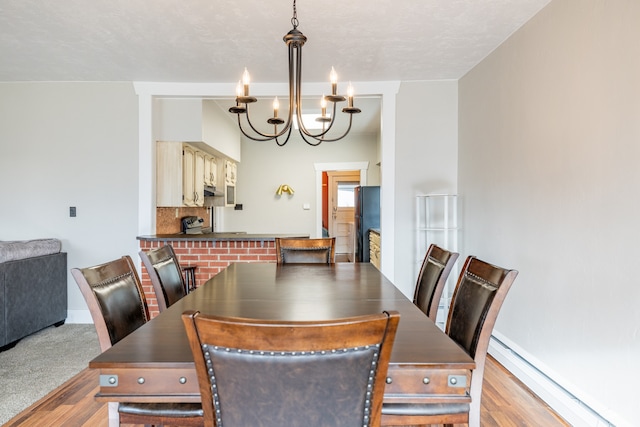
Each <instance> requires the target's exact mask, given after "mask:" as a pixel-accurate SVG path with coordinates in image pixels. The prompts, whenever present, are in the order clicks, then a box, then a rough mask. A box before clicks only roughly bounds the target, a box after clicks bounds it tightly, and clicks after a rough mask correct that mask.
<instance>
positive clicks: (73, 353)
mask: <svg viewBox="0 0 640 427" xmlns="http://www.w3.org/2000/svg"><path fill="white" fill-rule="evenodd" d="M99 354H100V345H99V344H98V336H97V334H96V329H95V327H94V326H93V324H65V325H62V326H60V327H58V328H56V327H54V326H51V327H49V328H46V329H43V330H42V331H40V332H36V333H35V334H33V335H30V336H28V337H25V338H23V339H22V340H21V341H20V342H18V344H17V345H16V346H15V347H14V348H12V349H9V350H5V351H3V352H0V425H3V424H4V423H6V422H7V421H9V420H10V419H11V418H13V417H14V416H15V415H17V414H19V413H20V412H21V411H23V410H24V409H26V408H27V407H29V406H30V405H32V404H33V403H35V402H36V401H38V400H39V399H41V398H42V397H44V396H46V395H47V394H48V393H49V392H51V391H52V390H54V389H55V388H56V387H58V386H60V385H61V384H63V383H64V382H65V381H67V380H68V379H69V378H71V377H73V376H74V375H75V374H77V373H78V372H80V371H81V370H83V369H84V368H86V367H87V365H88V364H89V361H90V360H91V359H93V358H94V357H96V356H97V355H99Z"/></svg>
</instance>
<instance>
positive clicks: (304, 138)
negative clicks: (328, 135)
mask: <svg viewBox="0 0 640 427" xmlns="http://www.w3.org/2000/svg"><path fill="white" fill-rule="evenodd" d="M298 131H299V132H300V137H301V138H302V140H303V141H304V142H306V143H307V144H309V145H311V146H313V147H316V146H318V145H320V144H321V143H322V142H324V141H325V140H324V139H322V138H314V137H311V138H312V139H314V140H316V141H317V142H313V141H309V140H308V139H307V136H305V134H304V133H302V130H301V129H298Z"/></svg>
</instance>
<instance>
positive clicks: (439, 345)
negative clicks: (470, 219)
mask: <svg viewBox="0 0 640 427" xmlns="http://www.w3.org/2000/svg"><path fill="white" fill-rule="evenodd" d="M186 310H199V311H201V312H202V313H204V314H216V315H223V316H236V317H249V318H261V319H285V320H322V319H336V318H341V317H348V316H355V315H361V314H371V313H380V312H382V311H384V310H397V311H399V312H400V316H401V317H400V324H399V326H398V331H397V335H396V340H395V343H394V347H393V352H392V355H391V362H390V365H389V375H388V377H389V378H388V380H387V386H386V388H385V402H425V401H430V402H435V401H450V400H451V399H454V400H468V390H469V381H470V372H471V370H472V369H473V368H474V367H475V364H474V362H473V359H472V358H471V357H469V356H468V355H467V354H466V353H465V352H464V351H463V350H462V349H461V348H460V347H459V346H458V345H457V344H456V343H454V342H453V341H452V340H451V339H449V337H448V336H447V335H446V334H444V333H443V332H442V331H441V330H440V329H439V328H438V327H437V326H436V325H435V324H434V323H433V322H432V321H431V320H430V319H429V318H428V317H427V316H425V315H424V314H423V313H422V312H421V311H420V310H419V309H418V308H416V307H415V306H414V305H413V303H412V302H411V301H410V300H409V299H407V298H406V297H405V296H404V295H403V294H402V293H401V292H400V291H399V290H398V289H397V288H396V287H395V286H393V284H392V283H391V282H390V281H389V280H387V279H386V278H385V277H384V275H382V274H381V273H380V272H379V271H378V270H377V269H376V268H375V267H373V266H372V265H371V264H368V263H355V264H354V263H337V264H333V265H322V264H314V265H311V264H307V265H301V264H289V265H277V264H275V263H236V264H232V265H230V266H229V267H228V268H227V269H225V270H224V271H222V272H220V273H219V274H218V275H216V276H214V277H212V278H211V279H210V280H208V281H207V282H206V283H205V284H204V285H202V286H201V287H199V288H198V289H196V290H195V291H193V292H192V293H190V294H188V295H187V296H185V297H184V298H183V299H181V300H180V301H178V302H177V303H175V304H174V305H172V306H171V307H169V309H167V310H165V311H164V312H162V313H161V314H160V315H158V316H157V317H156V318H154V319H153V320H151V321H150V322H148V323H147V324H145V325H143V326H142V327H140V328H139V329H138V330H136V331H134V332H133V333H132V334H130V335H129V336H127V337H126V338H124V339H123V340H122V341H120V342H119V343H117V344H116V345H114V346H113V347H112V348H110V349H109V350H107V351H105V352H104V353H102V354H101V355H99V356H98V357H96V358H95V359H93V360H92V361H91V362H90V363H89V367H90V368H95V369H99V370H100V374H101V388H100V393H99V394H98V395H97V398H98V399H99V400H107V401H136V400H137V401H197V400H199V391H198V385H197V379H196V374H195V367H194V365H193V358H192V355H191V351H190V348H189V344H188V341H187V337H186V334H185V331H184V326H183V324H182V320H181V317H180V316H181V314H182V313H183V312H184V311H186Z"/></svg>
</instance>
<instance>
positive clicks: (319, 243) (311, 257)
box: [276, 237, 336, 264]
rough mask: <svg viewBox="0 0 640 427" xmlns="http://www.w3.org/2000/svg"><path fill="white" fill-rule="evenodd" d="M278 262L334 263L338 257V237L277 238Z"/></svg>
mask: <svg viewBox="0 0 640 427" xmlns="http://www.w3.org/2000/svg"><path fill="white" fill-rule="evenodd" d="M276 256H277V260H278V264H294V263H315V264H333V263H334V262H335V258H336V239H335V237H326V238H321V239H283V238H276Z"/></svg>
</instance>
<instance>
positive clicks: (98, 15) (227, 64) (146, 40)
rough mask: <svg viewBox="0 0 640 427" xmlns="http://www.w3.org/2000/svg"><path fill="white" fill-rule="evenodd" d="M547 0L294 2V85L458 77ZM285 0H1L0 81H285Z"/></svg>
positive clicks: (288, 11)
mask: <svg viewBox="0 0 640 427" xmlns="http://www.w3.org/2000/svg"><path fill="white" fill-rule="evenodd" d="M549 1H550V0H349V1H336V0H333V1H330V0H325V1H319V0H300V1H299V2H298V5H297V8H298V20H299V22H300V25H299V27H298V29H299V30H301V31H302V32H303V33H304V34H305V35H306V36H307V37H308V41H307V44H305V46H304V58H303V60H304V61H303V64H304V66H303V79H304V80H305V81H325V80H327V79H328V74H329V70H330V69H331V66H334V67H335V68H336V70H337V72H338V76H339V78H340V80H341V81H344V80H351V81H384V80H403V81H406V80H433V79H458V78H460V77H462V76H463V75H464V74H465V73H466V72H467V71H469V70H470V69H471V68H472V67H473V66H475V65H476V64H477V63H478V62H480V61H481V60H482V59H483V58H484V57H485V56H487V55H488V54H489V53H490V52H491V51H492V50H493V49H495V48H496V47H497V46H498V45H500V43H502V42H503V41H504V40H505V39H506V38H507V37H508V36H509V35H510V34H511V33H513V32H514V31H515V30H517V29H518V28H519V27H520V26H522V25H523V24H524V23H525V22H526V21H527V20H529V19H530V18H531V17H532V16H533V15H535V14H536V13H537V12H538V11H539V10H540V9H541V8H543V7H544V6H545V5H546V4H547V3H549ZM291 15H292V1H291V0H207V1H205V0H188V1H184V0H2V1H0V57H1V58H2V60H1V61H0V81H157V82H235V81H238V79H239V78H240V75H241V72H242V70H243V69H244V67H245V66H246V67H247V68H249V70H250V72H251V74H252V79H253V81H255V82H283V81H286V79H287V69H286V62H287V51H286V47H285V44H284V42H283V41H282V36H284V35H285V34H286V33H287V32H288V31H289V30H290V29H291V23H290V19H291Z"/></svg>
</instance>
